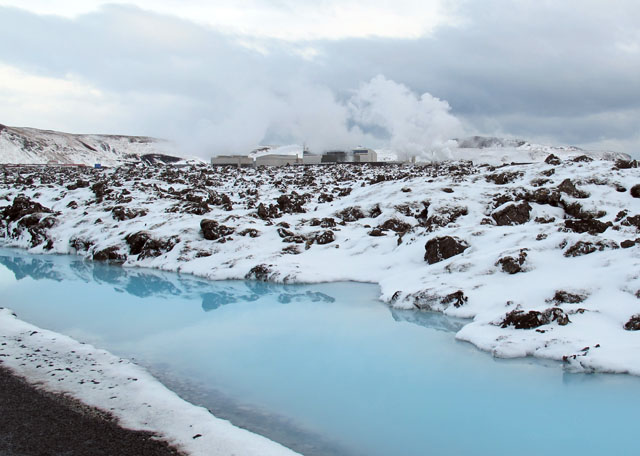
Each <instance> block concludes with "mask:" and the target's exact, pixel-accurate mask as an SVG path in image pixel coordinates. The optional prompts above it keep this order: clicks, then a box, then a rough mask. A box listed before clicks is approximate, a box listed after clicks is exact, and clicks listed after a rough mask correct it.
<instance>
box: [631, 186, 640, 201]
mask: <svg viewBox="0 0 640 456" xmlns="http://www.w3.org/2000/svg"><path fill="white" fill-rule="evenodd" d="M629 193H630V194H631V196H633V197H634V198H640V184H636V185H634V186H633V187H631V190H629Z"/></svg>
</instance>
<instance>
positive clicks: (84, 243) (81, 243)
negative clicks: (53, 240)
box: [69, 236, 93, 252]
mask: <svg viewBox="0 0 640 456" xmlns="http://www.w3.org/2000/svg"><path fill="white" fill-rule="evenodd" d="M69 247H71V248H74V249H75V250H76V251H78V252H86V251H87V250H89V249H90V248H91V247H93V241H90V240H88V239H84V238H81V237H76V236H73V237H72V238H71V239H69Z"/></svg>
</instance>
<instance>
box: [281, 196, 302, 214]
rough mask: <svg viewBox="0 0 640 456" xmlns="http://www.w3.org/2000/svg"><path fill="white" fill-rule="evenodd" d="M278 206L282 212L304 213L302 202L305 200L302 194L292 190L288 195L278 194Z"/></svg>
mask: <svg viewBox="0 0 640 456" xmlns="http://www.w3.org/2000/svg"><path fill="white" fill-rule="evenodd" d="M277 202H278V208H279V209H280V212H282V213H283V214H304V213H305V212H307V211H306V210H305V209H304V207H303V206H304V203H306V202H307V200H306V197H305V196H304V195H298V194H297V193H296V192H292V193H291V194H290V195H280V196H279V197H278V200H277Z"/></svg>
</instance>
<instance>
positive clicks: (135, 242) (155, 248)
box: [125, 231, 178, 260]
mask: <svg viewBox="0 0 640 456" xmlns="http://www.w3.org/2000/svg"><path fill="white" fill-rule="evenodd" d="M125 241H126V242H127V245H129V252H130V253H131V255H138V259H139V260H143V259H145V258H155V257H158V256H160V255H163V254H164V253H167V252H170V251H171V250H172V249H173V247H174V246H175V245H176V244H177V242H178V239H177V238H175V237H171V238H168V239H162V240H161V239H156V238H154V237H152V236H151V233H149V232H148V231H138V232H137V233H133V234H128V235H127V236H126V237H125Z"/></svg>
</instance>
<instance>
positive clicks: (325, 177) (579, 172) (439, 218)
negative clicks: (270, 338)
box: [0, 158, 640, 374]
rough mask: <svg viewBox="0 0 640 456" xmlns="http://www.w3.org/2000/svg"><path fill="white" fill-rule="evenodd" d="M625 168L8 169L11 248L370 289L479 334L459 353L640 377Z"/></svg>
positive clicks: (637, 222) (632, 171)
mask: <svg viewBox="0 0 640 456" xmlns="http://www.w3.org/2000/svg"><path fill="white" fill-rule="evenodd" d="M630 164H632V163H629V162H627V163H622V162H620V163H618V165H616V164H615V163H614V162H612V161H606V160H595V161H589V159H586V158H585V159H577V160H569V161H566V160H565V161H559V160H558V161H553V163H545V162H537V163H531V164H523V165H513V166H504V167H500V168H494V167H491V166H475V165H472V164H471V163H469V162H447V163H439V164H432V165H428V166H423V167H421V166H409V165H407V166H395V165H393V166H392V165H390V166H382V167H371V166H366V165H365V166H349V165H336V166H313V167H284V168H261V169H257V170H256V169H236V168H222V167H221V168H210V167H206V166H199V167H192V168H183V169H174V168H171V167H155V168H152V167H142V166H136V167H122V168H117V169H109V170H82V169H77V170H76V169H66V170H60V169H45V170H25V169H22V170H20V169H5V170H4V171H2V172H3V179H2V184H1V185H0V199H4V200H5V204H6V209H4V210H3V213H4V221H3V223H4V226H3V227H2V232H3V235H4V239H3V241H2V242H3V244H4V245H6V246H17V247H23V248H30V249H32V250H33V251H34V252H51V253H66V254H68V253H71V254H77V255H81V256H84V257H86V258H93V259H96V260H106V261H111V262H113V263H123V264H124V266H144V267H151V268H159V269H164V270H173V271H180V272H187V273H193V274H196V275H199V276H203V277H207V278H210V279H242V278H245V277H247V278H253V279H258V280H271V281H283V282H321V281H338V280H356V281H366V282H376V283H379V284H380V286H381V289H382V296H381V298H382V299H383V300H385V301H388V302H389V303H390V305H392V306H395V307H399V308H419V309H425V310H432V311H439V312H444V313H445V314H448V315H452V316H456V317H465V318H470V319H472V321H470V323H469V324H467V325H466V326H465V327H463V328H462V329H461V330H460V331H459V333H458V338H459V339H462V340H467V341H470V342H472V343H474V344H475V345H477V346H478V347H480V348H482V349H484V350H488V351H491V352H492V353H493V354H494V355H495V356H499V357H514V356H529V355H533V356H537V357H541V358H552V359H558V360H562V359H564V360H566V361H567V363H568V365H569V366H570V367H571V368H574V369H578V370H597V371H610V372H630V373H633V374H640V333H638V332H635V331H631V330H627V329H625V325H626V326H627V327H628V328H630V329H634V328H635V327H636V326H638V327H640V321H636V320H637V319H635V318H634V316H635V315H636V314H640V300H639V298H638V297H639V296H640V275H639V273H638V271H640V268H639V266H640V254H639V252H638V244H637V243H640V237H638V230H639V226H640V199H638V198H637V196H640V195H638V193H640V187H635V188H634V186H635V185H638V184H639V183H640V171H639V169H638V168H633V167H631V168H626V167H625V166H629V165H630ZM21 194H22V195H24V196H25V197H24V198H22V197H19V198H18V199H15V198H16V197H18V195H21ZM634 195H635V197H634ZM36 201H37V202H38V203H39V204H41V205H42V206H43V207H39V206H36V205H34V203H33V202H36ZM49 210H50V211H52V212H47V211H49ZM425 249H426V250H425ZM453 253H457V254H455V255H452V254H453ZM425 254H426V255H425ZM449 255H452V256H450V257H449ZM427 260H428V261H427ZM438 260H441V261H438ZM524 328H527V329H524Z"/></svg>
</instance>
